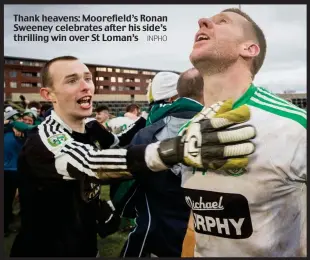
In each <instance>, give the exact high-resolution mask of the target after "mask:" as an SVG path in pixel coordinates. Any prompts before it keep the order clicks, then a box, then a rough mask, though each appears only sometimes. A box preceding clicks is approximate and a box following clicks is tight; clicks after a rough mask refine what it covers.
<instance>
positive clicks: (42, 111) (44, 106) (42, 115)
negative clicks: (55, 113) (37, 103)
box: [39, 103, 52, 121]
mask: <svg viewBox="0 0 310 260" xmlns="http://www.w3.org/2000/svg"><path fill="white" fill-rule="evenodd" d="M51 108H52V104H50V103H43V104H42V106H41V109H40V115H39V118H40V120H41V121H43V120H44V119H45V113H46V112H47V111H48V110H49V109H51Z"/></svg>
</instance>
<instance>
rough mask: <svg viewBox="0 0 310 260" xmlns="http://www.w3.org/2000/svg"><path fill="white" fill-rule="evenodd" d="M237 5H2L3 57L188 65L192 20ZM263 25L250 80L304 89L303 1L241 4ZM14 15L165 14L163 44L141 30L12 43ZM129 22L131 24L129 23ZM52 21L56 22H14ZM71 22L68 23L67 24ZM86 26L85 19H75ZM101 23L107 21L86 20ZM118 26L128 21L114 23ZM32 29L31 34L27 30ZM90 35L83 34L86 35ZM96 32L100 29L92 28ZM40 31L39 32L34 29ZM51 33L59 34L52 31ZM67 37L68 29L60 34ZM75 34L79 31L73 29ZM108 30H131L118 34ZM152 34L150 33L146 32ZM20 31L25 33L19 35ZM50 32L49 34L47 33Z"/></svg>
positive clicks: (181, 67) (160, 66)
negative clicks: (120, 37)
mask: <svg viewBox="0 0 310 260" xmlns="http://www.w3.org/2000/svg"><path fill="white" fill-rule="evenodd" d="M229 7H238V6H237V5H74V6H72V5H62V6H60V5H6V6H4V18H5V19H4V55H6V56H17V57H27V58H38V59H51V58H53V57H56V56H61V55H73V56H77V57H79V58H80V59H81V60H82V61H83V62H85V63H94V64H104V65H114V66H126V67H138V68H149V69H157V70H176V71H180V72H181V71H184V70H186V69H188V68H190V67H191V66H192V65H191V63H190V61H189V54H190V52H191V49H192V45H193V39H194V35H195V33H196V32H197V30H198V23H197V21H198V19H199V18H201V17H210V16H213V15H215V14H216V13H218V12H220V11H221V10H223V9H225V8H229ZM241 8H242V10H243V11H245V12H246V13H248V14H249V15H250V16H251V17H252V18H253V19H254V20H255V21H256V23H257V24H258V25H259V26H260V27H261V28H262V29H263V31H264V33H265V36H266V39H267V55H266V59H265V63H264V65H263V67H262V69H261V71H260V72H259V74H258V75H257V76H256V78H255V82H254V83H256V84H257V85H260V86H264V87H267V88H268V89H270V90H271V91H273V92H276V93H281V92H283V90H286V89H290V90H296V91H298V92H306V76H307V72H306V5H242V6H241ZM14 14H20V15H35V14H38V15H40V16H41V15H42V14H44V15H49V16H56V15H57V16H64V15H66V16H70V15H71V16H75V15H76V16H81V15H83V14H84V15H88V14H90V15H93V16H107V15H113V14H118V15H123V14H125V15H131V14H133V15H141V14H145V15H151V16H159V15H161V16H164V15H165V16H167V17H168V22H166V23H163V24H165V25H166V26H167V31H166V32H162V31H161V32H159V33H157V34H160V35H166V36H167V41H165V42H153V43H151V42H147V40H146V37H147V34H148V33H147V32H138V33H136V34H137V35H138V36H139V41H138V42H131V43H126V42H90V41H89V42H69V41H67V42H61V43H59V42H51V41H50V42H49V43H40V42H14V40H13V35H14V33H16V32H14V31H13V28H14V27H13V26H14V24H16V22H15V21H14V16H13V15H14ZM132 23H134V22H132ZM18 24H19V25H44V24H45V25H54V26H56V25H58V24H60V23H35V22H34V23H29V22H28V23H26V22H24V23H18ZM71 24H72V23H71ZM78 24H79V25H87V24H89V23H78ZM92 24H93V25H94V24H97V25H107V24H108V23H92ZM118 24H119V25H122V24H126V25H128V23H118ZM141 25H145V23H144V24H141ZM28 33H37V32H28ZM92 33H97V32H91V33H84V34H85V35H87V34H92ZM98 33H99V34H102V32H98ZM40 34H41V35H44V33H40ZM51 34H52V35H53V34H54V35H58V34H59V33H57V32H55V31H53V32H52V33H51ZM64 34H67V35H71V34H73V32H68V33H64ZM76 34H79V33H76ZM114 34H124V35H127V34H132V32H128V31H126V32H118V33H111V35H114ZM150 34H156V33H150ZM23 35H25V33H23ZM49 35H50V34H49Z"/></svg>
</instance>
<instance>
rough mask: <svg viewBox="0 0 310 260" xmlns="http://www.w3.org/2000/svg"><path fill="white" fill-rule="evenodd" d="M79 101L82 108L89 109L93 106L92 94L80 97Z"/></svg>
mask: <svg viewBox="0 0 310 260" xmlns="http://www.w3.org/2000/svg"><path fill="white" fill-rule="evenodd" d="M77 103H78V104H79V105H80V106H81V108H85V109H88V108H89V107H90V106H91V96H85V97H82V98H80V99H78V101H77Z"/></svg>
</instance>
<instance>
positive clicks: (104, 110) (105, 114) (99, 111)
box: [95, 105, 111, 131]
mask: <svg viewBox="0 0 310 260" xmlns="http://www.w3.org/2000/svg"><path fill="white" fill-rule="evenodd" d="M95 113H96V120H97V122H99V123H100V124H101V125H102V126H103V127H104V128H106V129H107V130H109V131H111V128H110V127H109V125H108V121H109V119H110V113H109V108H108V107H107V106H105V105H100V106H98V107H97V108H96V109H95Z"/></svg>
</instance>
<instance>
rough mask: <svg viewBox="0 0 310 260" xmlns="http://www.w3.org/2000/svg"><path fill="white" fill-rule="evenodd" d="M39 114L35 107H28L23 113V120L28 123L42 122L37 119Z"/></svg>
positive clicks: (37, 123)
mask: <svg viewBox="0 0 310 260" xmlns="http://www.w3.org/2000/svg"><path fill="white" fill-rule="evenodd" d="M37 117H38V114H37V112H36V111H34V109H26V110H25V111H24V113H23V121H24V123H25V124H28V125H39V124H40V123H41V122H39V121H37Z"/></svg>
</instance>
